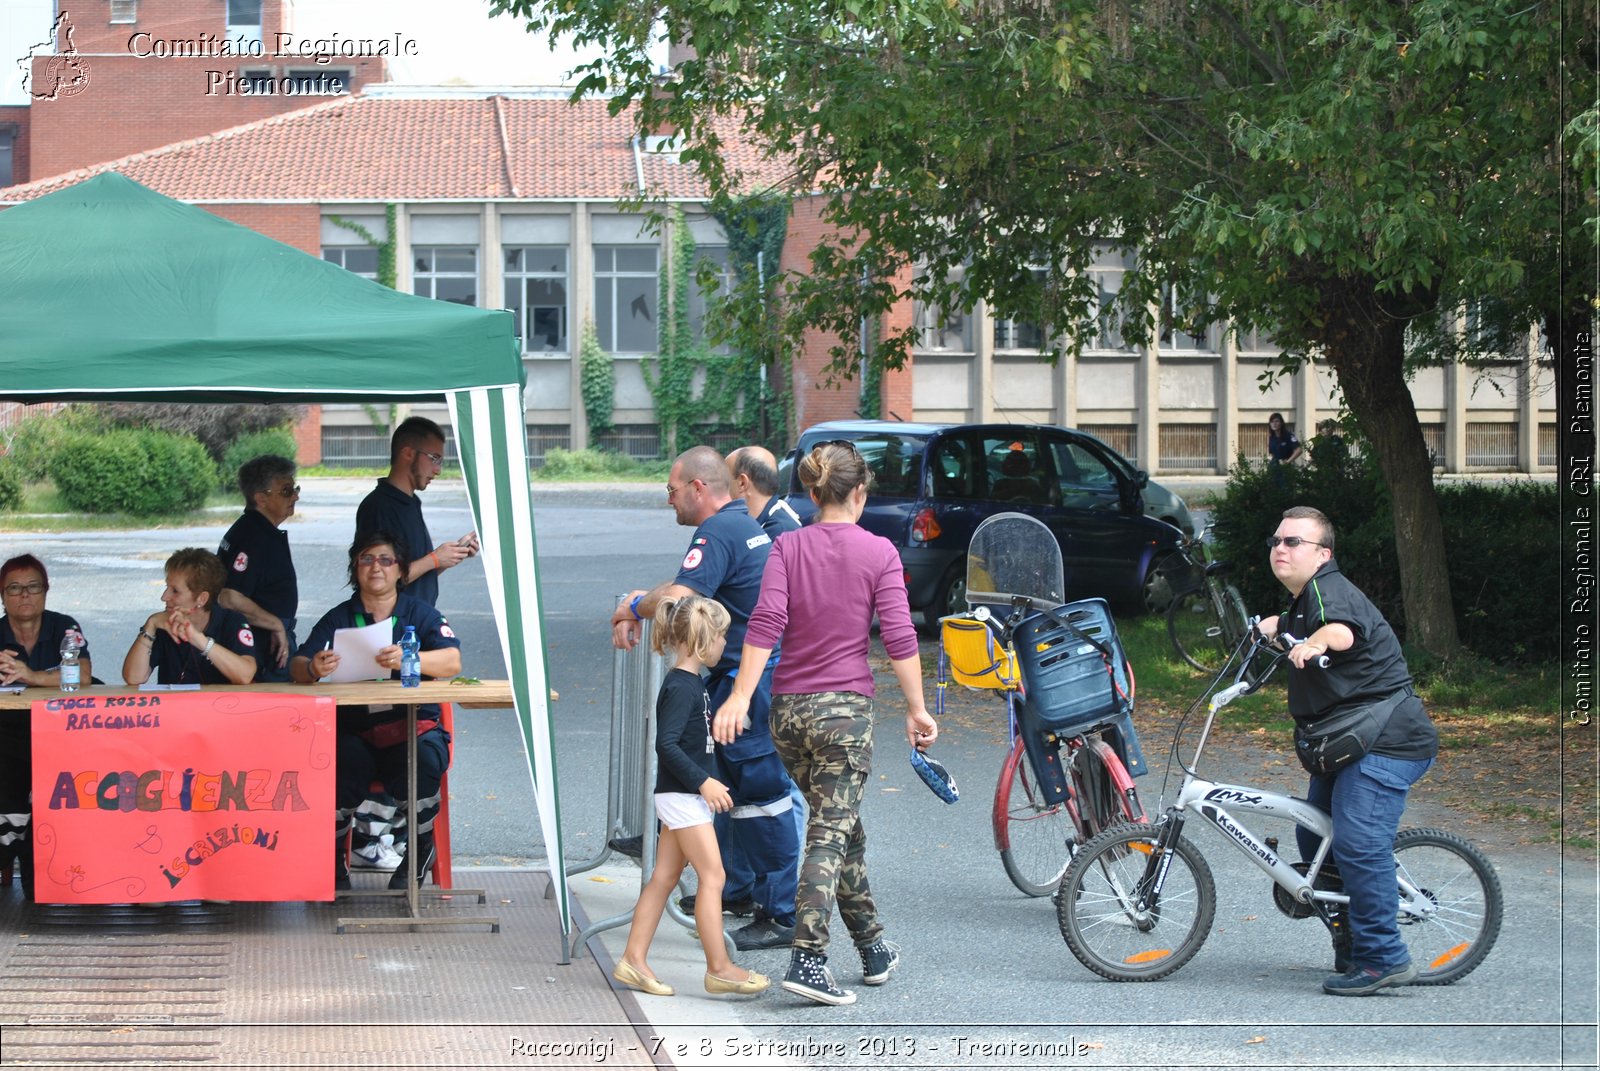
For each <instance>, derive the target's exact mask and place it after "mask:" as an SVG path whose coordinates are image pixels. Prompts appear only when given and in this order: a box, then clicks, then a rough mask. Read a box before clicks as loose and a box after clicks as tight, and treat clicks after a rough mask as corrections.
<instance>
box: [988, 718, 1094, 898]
mask: <svg viewBox="0 0 1600 1071" xmlns="http://www.w3.org/2000/svg"><path fill="white" fill-rule="evenodd" d="M993 820H994V840H995V847H996V848H998V849H1000V863H1001V865H1002V866H1004V867H1005V868H1006V876H1007V877H1008V878H1010V879H1011V884H1013V885H1015V886H1016V887H1017V889H1018V890H1019V891H1021V892H1024V893H1026V894H1028V895H1029V896H1048V895H1050V894H1051V893H1053V892H1055V890H1056V886H1057V885H1058V884H1060V882H1061V875H1062V874H1064V873H1065V872H1066V869H1067V861H1068V860H1069V859H1070V858H1071V857H1072V843H1073V841H1074V839H1075V838H1076V835H1077V831H1076V828H1075V826H1074V824H1073V820H1072V814H1071V812H1070V811H1069V810H1068V808H1067V803H1066V801H1065V800H1063V801H1062V802H1060V803H1048V802H1046V800H1045V798H1044V792H1043V789H1042V787H1041V786H1040V784H1039V779H1038V777H1037V776H1036V775H1035V774H1034V771H1033V765H1032V763H1031V762H1029V760H1028V753H1027V751H1026V750H1024V748H1023V746H1022V738H1021V737H1020V736H1019V737H1018V738H1017V741H1016V743H1015V744H1014V745H1013V746H1012V748H1011V754H1009V755H1007V756H1006V761H1005V764H1004V765H1003V766H1001V768H1000V783H999V784H998V785H997V786H996V787H995V793H994V815H993Z"/></svg>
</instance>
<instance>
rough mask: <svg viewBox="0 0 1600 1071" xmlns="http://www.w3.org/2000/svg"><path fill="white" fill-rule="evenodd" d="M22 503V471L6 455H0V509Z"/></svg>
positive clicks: (10, 508)
mask: <svg viewBox="0 0 1600 1071" xmlns="http://www.w3.org/2000/svg"><path fill="white" fill-rule="evenodd" d="M20 505H22V472H21V470H20V469H19V468H18V466H17V464H16V463H15V462H13V461H12V460H11V459H10V458H8V457H0V510H13V509H16V508H17V507H18V506H20Z"/></svg>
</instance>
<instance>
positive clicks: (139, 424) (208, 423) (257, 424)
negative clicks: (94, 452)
mask: <svg viewBox="0 0 1600 1071" xmlns="http://www.w3.org/2000/svg"><path fill="white" fill-rule="evenodd" d="M99 410H100V415H101V418H102V419H103V420H104V422H105V424H106V426H107V427H111V428H134V429H139V428H159V429H161V430H163V431H169V432H171V433H172V434H174V435H180V436H182V435H187V436H190V437H192V438H194V439H197V440H199V442H200V444H201V445H202V446H204V447H205V448H206V453H208V454H210V455H211V459H212V460H213V461H216V462H221V461H222V456H223V452H224V451H225V450H227V448H228V444H229V443H231V442H233V441H234V440H235V439H238V438H239V437H240V436H241V435H248V434H249V433H251V432H255V431H266V430H268V429H269V428H280V427H282V426H284V425H285V424H292V423H294V422H295V421H296V420H298V419H299V418H300V414H301V412H302V408H301V407H300V406H295V405H214V404H206V405H183V404H177V403H167V402H107V403H104V404H102V405H101V406H99ZM291 456H292V455H291Z"/></svg>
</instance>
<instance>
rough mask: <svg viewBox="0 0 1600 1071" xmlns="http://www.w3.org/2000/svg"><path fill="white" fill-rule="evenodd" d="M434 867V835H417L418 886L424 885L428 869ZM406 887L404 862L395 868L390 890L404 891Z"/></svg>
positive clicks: (390, 876) (390, 880)
mask: <svg viewBox="0 0 1600 1071" xmlns="http://www.w3.org/2000/svg"><path fill="white" fill-rule="evenodd" d="M431 866H433V833H432V832H431V831H430V832H427V833H419V834H418V835H417V884H418V885H421V884H422V879H423V876H424V875H426V874H427V873H428V868H429V867H431ZM405 887H406V867H405V864H404V862H402V863H401V865H400V866H398V867H396V868H395V872H394V873H393V874H390V875H389V888H391V889H404V888H405Z"/></svg>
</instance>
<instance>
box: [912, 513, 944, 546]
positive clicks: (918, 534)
mask: <svg viewBox="0 0 1600 1071" xmlns="http://www.w3.org/2000/svg"><path fill="white" fill-rule="evenodd" d="M943 531H944V529H942V528H940V527H939V519H938V518H937V517H935V516H934V515H933V508H932V507H931V506H929V507H924V508H923V509H922V510H920V511H919V512H918V513H917V515H916V517H915V518H913V519H912V521H911V538H912V539H913V540H915V541H916V542H918V543H929V542H932V541H933V540H935V539H938V538H939V534H940V533H941V532H943Z"/></svg>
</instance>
